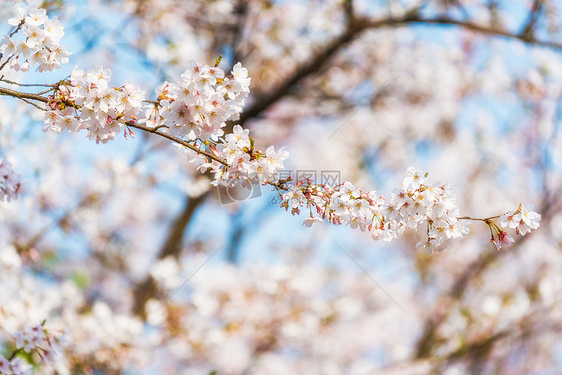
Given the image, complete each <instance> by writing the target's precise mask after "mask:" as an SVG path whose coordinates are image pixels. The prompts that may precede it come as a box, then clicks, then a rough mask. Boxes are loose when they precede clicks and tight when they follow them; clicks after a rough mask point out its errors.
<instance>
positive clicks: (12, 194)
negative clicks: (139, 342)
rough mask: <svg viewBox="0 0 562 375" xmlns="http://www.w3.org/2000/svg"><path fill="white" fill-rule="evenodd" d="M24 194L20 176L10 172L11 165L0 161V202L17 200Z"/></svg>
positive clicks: (5, 161)
mask: <svg viewBox="0 0 562 375" xmlns="http://www.w3.org/2000/svg"><path fill="white" fill-rule="evenodd" d="M23 192H24V186H23V184H22V181H21V176H20V175H19V174H18V173H15V172H14V171H13V170H12V164H10V162H8V161H7V160H2V159H0V201H4V199H6V200H7V201H8V202H9V201H10V200H11V199H15V198H17V197H18V196H19V195H21V194H22V193H23Z"/></svg>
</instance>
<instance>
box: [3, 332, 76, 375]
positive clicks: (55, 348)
mask: <svg viewBox="0 0 562 375" xmlns="http://www.w3.org/2000/svg"><path fill="white" fill-rule="evenodd" d="M13 336H14V338H15V340H16V342H15V347H16V351H15V352H14V353H13V354H12V356H11V357H10V358H9V359H7V358H5V357H4V356H3V355H1V354H0V374H14V375H27V374H32V373H33V367H32V366H31V364H30V363H29V362H28V361H26V360H25V359H23V358H20V357H17V356H16V355H17V353H19V352H20V351H22V350H23V351H25V352H26V353H27V356H29V358H30V359H32V357H31V355H33V354H36V355H37V356H38V357H39V360H40V361H44V362H50V361H52V360H53V359H54V358H55V357H56V356H58V355H60V354H61V353H62V349H63V347H64V346H66V336H65V334H64V333H63V334H62V335H60V336H54V335H53V334H52V333H50V332H49V331H47V330H46V329H45V328H44V327H43V325H41V324H38V325H35V326H27V327H25V329H24V330H23V331H17V332H15V333H14V335H13Z"/></svg>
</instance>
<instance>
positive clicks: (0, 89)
mask: <svg viewBox="0 0 562 375" xmlns="http://www.w3.org/2000/svg"><path fill="white" fill-rule="evenodd" d="M0 95H4V96H11V97H13V98H18V99H22V100H23V99H29V100H37V101H39V102H43V103H49V99H48V98H45V97H44V96H41V95H38V94H31V93H26V92H19V91H15V90H10V89H7V88H5V87H0Z"/></svg>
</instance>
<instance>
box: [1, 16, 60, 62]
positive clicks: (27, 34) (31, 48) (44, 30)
mask: <svg viewBox="0 0 562 375" xmlns="http://www.w3.org/2000/svg"><path fill="white" fill-rule="evenodd" d="M8 22H9V23H10V25H12V26H15V27H16V30H15V31H14V32H12V33H11V34H10V35H4V36H2V41H1V43H0V69H1V68H3V67H4V66H6V65H7V66H9V67H10V68H11V69H14V70H16V71H19V70H21V71H23V72H26V71H28V70H29V69H30V68H31V67H33V66H35V65H39V66H38V67H37V71H39V72H45V71H53V70H56V69H58V68H60V66H61V65H62V64H66V63H68V56H70V52H68V51H67V50H66V47H64V46H61V45H60V44H59V41H60V40H61V38H62V37H63V35H64V31H63V29H64V28H63V26H62V24H61V23H60V22H59V21H58V20H57V19H56V18H53V19H49V17H47V11H46V10H45V9H36V8H32V9H30V10H29V12H26V11H25V10H24V9H23V8H18V9H17V16H16V17H14V18H11V19H10V20H9V21H8ZM18 31H22V34H23V37H24V38H23V40H20V41H16V40H14V39H13V36H14V35H15V34H16V33H17V32H18Z"/></svg>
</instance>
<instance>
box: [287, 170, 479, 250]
mask: <svg viewBox="0 0 562 375" xmlns="http://www.w3.org/2000/svg"><path fill="white" fill-rule="evenodd" d="M305 204H306V206H307V207H309V208H310V209H311V212H310V217H309V218H307V219H305V221H304V225H306V226H311V225H312V224H313V223H317V222H321V221H322V220H323V219H328V221H330V222H331V223H333V224H336V225H340V224H348V225H349V226H350V227H352V228H357V227H359V228H360V229H361V230H362V231H365V230H369V231H370V232H371V236H372V237H373V239H375V240H379V239H384V240H385V241H392V240H393V239H395V238H400V237H401V236H402V234H403V233H404V230H405V229H406V228H407V227H408V228H412V229H414V230H416V229H417V228H418V226H419V225H422V224H427V234H428V238H427V241H426V242H425V243H421V244H419V245H420V246H424V247H425V248H426V251H428V252H432V251H434V250H435V251H441V250H443V249H444V248H446V247H447V246H449V245H450V243H451V242H452V241H453V240H454V239H456V238H460V237H462V236H463V234H467V233H468V227H467V223H466V222H465V221H460V220H458V219H457V217H458V216H460V215H459V213H458V212H459V211H458V208H457V206H456V205H455V195H454V191H453V190H452V188H451V187H450V186H449V185H439V184H436V185H428V184H426V176H424V175H423V174H422V173H421V172H420V171H418V170H416V169H415V168H413V167H410V168H408V176H407V177H406V178H405V179H404V183H403V189H396V190H395V191H394V192H393V193H392V196H391V199H390V202H388V203H386V202H385V198H384V197H383V196H377V193H376V192H374V191H370V192H368V193H363V192H362V191H361V190H360V189H358V188H356V187H355V186H354V185H353V184H352V183H351V182H348V181H346V182H344V183H343V184H341V185H338V186H336V187H333V188H332V187H330V186H326V185H321V186H319V185H311V184H310V183H309V182H307V183H306V184H304V183H301V184H297V186H296V187H295V188H292V189H291V190H290V191H289V192H287V193H285V194H284V195H283V202H282V203H281V206H282V207H285V208H286V209H288V208H289V207H290V208H291V211H292V213H293V214H298V213H299V207H302V206H304V205H305ZM312 207H314V208H315V211H316V214H317V215H319V216H316V217H315V216H314V215H313V212H312Z"/></svg>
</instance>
